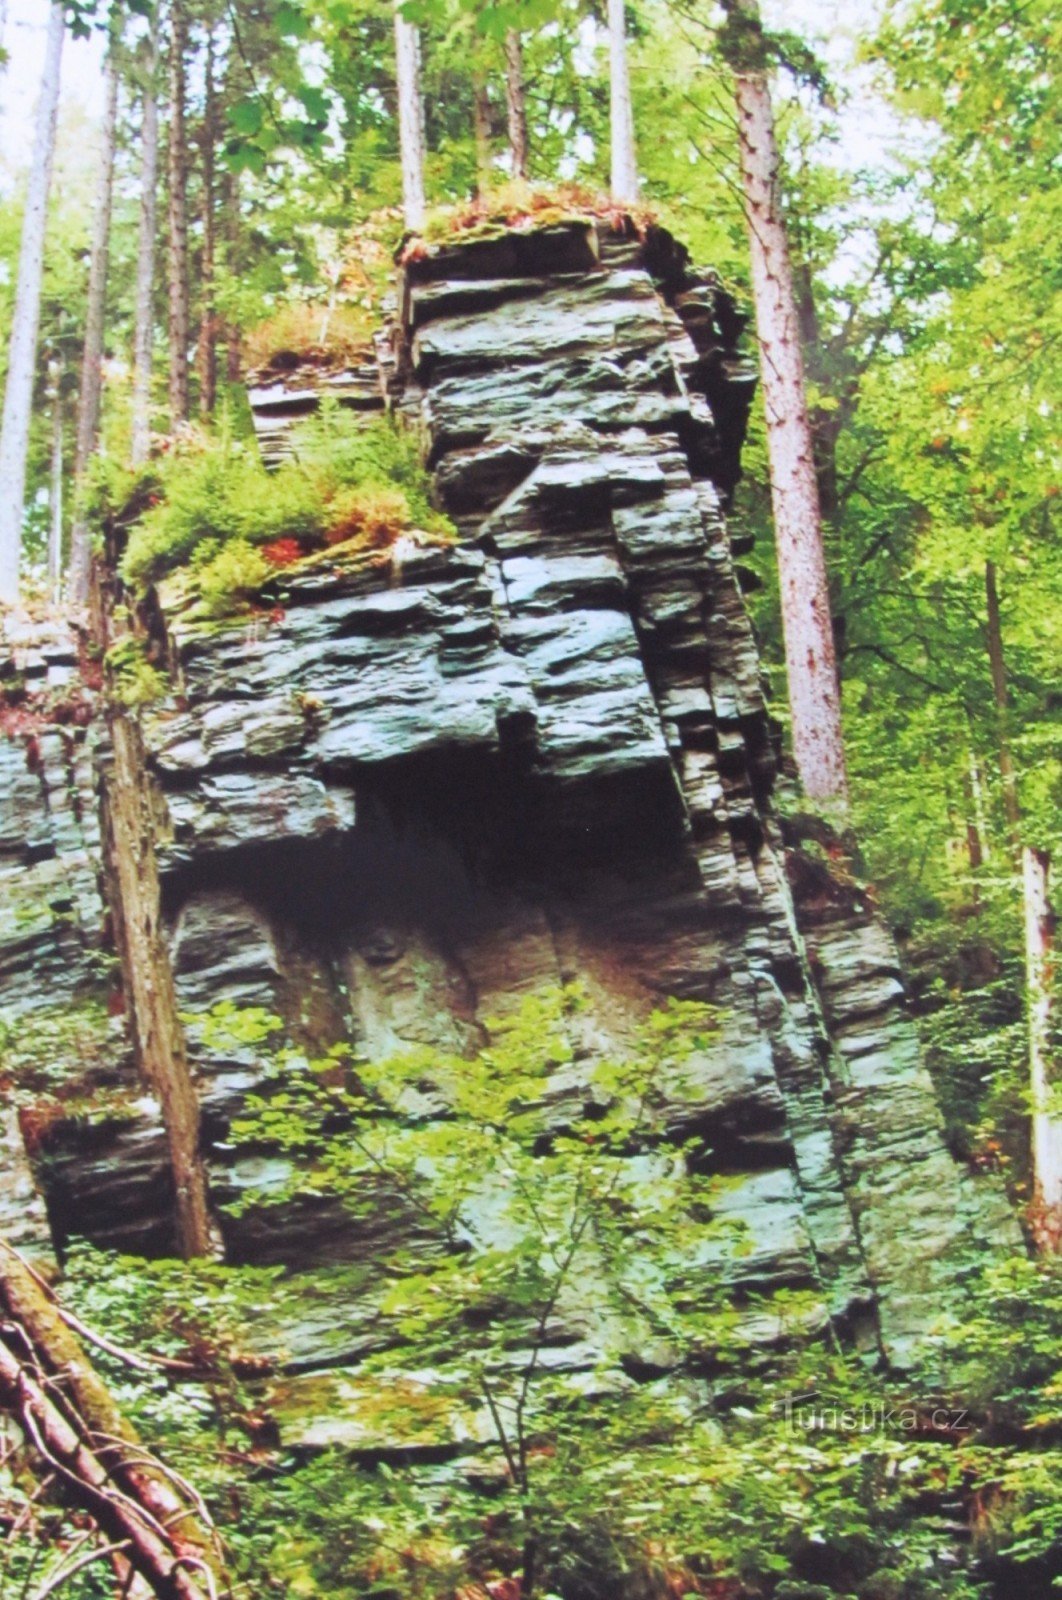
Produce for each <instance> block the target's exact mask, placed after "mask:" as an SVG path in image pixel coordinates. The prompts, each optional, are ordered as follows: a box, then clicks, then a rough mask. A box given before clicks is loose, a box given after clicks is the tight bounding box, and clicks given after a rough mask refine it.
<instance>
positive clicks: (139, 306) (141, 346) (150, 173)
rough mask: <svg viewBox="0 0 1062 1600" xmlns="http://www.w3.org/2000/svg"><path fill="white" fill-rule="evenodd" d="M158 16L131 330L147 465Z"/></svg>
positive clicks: (136, 451) (138, 455)
mask: <svg viewBox="0 0 1062 1600" xmlns="http://www.w3.org/2000/svg"><path fill="white" fill-rule="evenodd" d="M158 64H159V44H158V22H157V19H153V21H152V25H151V37H150V41H149V46H148V60H147V69H146V77H145V82H144V96H143V101H142V106H143V119H142V127H141V133H140V233H139V238H138V241H137V258H136V310H135V325H134V333H133V437H132V444H131V449H130V459H131V461H132V464H133V466H134V467H140V466H143V464H144V462H145V461H146V460H147V458H148V456H149V454H150V452H151V356H152V350H153V348H154V343H155V225H156V218H157V213H158V205H157V202H156V195H155V190H156V186H157V183H158V167H159V102H158V90H157V86H156V79H157V76H158Z"/></svg>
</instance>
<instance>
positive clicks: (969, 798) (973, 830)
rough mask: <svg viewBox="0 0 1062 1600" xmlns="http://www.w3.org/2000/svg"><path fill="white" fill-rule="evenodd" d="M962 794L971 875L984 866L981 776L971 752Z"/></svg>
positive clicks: (975, 903)
mask: <svg viewBox="0 0 1062 1600" xmlns="http://www.w3.org/2000/svg"><path fill="white" fill-rule="evenodd" d="M962 792H963V800H964V802H965V804H964V807H963V809H964V812H965V824H964V825H965V829H966V855H967V859H968V860H969V863H970V871H971V872H972V873H975V874H976V873H978V872H980V870H981V868H982V867H983V866H984V864H985V834H984V802H983V799H982V794H981V774H980V772H979V771H978V767H977V758H976V756H975V755H974V753H973V751H972V750H967V752H966V771H965V773H964V774H963V782H962ZM973 897H974V905H975V906H976V905H977V903H978V899H979V896H978V890H977V880H976V877H975V879H974V885H973Z"/></svg>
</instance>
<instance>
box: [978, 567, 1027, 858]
mask: <svg viewBox="0 0 1062 1600" xmlns="http://www.w3.org/2000/svg"><path fill="white" fill-rule="evenodd" d="M985 610H986V612H987V616H988V630H987V638H988V665H989V669H990V671H991V673H992V697H993V699H994V700H995V704H996V727H997V730H998V740H999V774H1000V777H1001V778H1002V780H1003V814H1004V816H1005V817H1006V819H1007V832H1008V833H1009V835H1010V840H1011V843H1012V844H1013V845H1014V847H1015V849H1016V848H1017V844H1018V829H1019V827H1020V825H1021V806H1020V804H1019V802H1018V778H1017V774H1016V772H1015V770H1014V757H1013V756H1012V755H1011V752H1010V728H1009V721H1010V694H1009V691H1008V689H1007V666H1006V661H1005V659H1004V656H1003V629H1002V625H1001V623H1000V616H999V584H998V581H997V577H996V564H995V562H994V561H986V562H985Z"/></svg>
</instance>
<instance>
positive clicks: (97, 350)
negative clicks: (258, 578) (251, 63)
mask: <svg viewBox="0 0 1062 1600" xmlns="http://www.w3.org/2000/svg"><path fill="white" fill-rule="evenodd" d="M105 82H106V94H107V98H106V101H105V105H104V113H103V132H102V143H101V145H100V167H99V175H98V177H97V180H96V202H95V207H94V210H93V213H92V258H91V264H90V266H89V281H88V307H87V311H86V315H85V345H84V350H83V352H82V357H81V392H80V395H79V396H78V407H77V442H76V445H75V450H74V483H75V486H77V485H80V483H81V481H82V479H83V478H84V475H85V472H86V469H87V468H88V464H89V461H90V459H91V457H92V453H93V451H94V450H95V448H96V439H97V437H98V435H99V428H100V403H101V400H102V396H103V333H104V324H105V322H106V315H107V273H108V270H109V267H110V255H111V204H112V199H113V195H114V151H115V142H116V139H117V134H118V66H117V62H116V61H115V57H114V44H113V42H112V44H111V48H110V49H109V50H108V52H107V65H106V68H105ZM90 560H91V553H90V550H89V526H88V522H87V520H86V519H85V517H84V516H83V515H81V513H80V512H78V511H77V510H76V507H75V514H74V522H73V527H72V528H71V531H70V598H71V600H72V601H73V602H74V604H75V605H84V604H85V602H86V601H87V600H88V592H89V564H90Z"/></svg>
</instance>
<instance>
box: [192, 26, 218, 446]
mask: <svg viewBox="0 0 1062 1600" xmlns="http://www.w3.org/2000/svg"><path fill="white" fill-rule="evenodd" d="M204 73H205V76H204V103H203V135H202V146H201V147H202V155H203V271H202V279H203V310H202V315H201V317H200V322H199V349H198V352H197V357H198V362H197V364H198V367H199V409H200V411H201V412H202V413H203V415H204V416H206V417H209V416H211V415H212V413H213V410H214V407H215V405H216V403H217V393H218V329H217V311H216V308H215V305H214V267H215V257H216V253H217V252H216V220H217V219H216V213H215V206H214V168H215V159H214V157H215V150H216V146H217V137H218V130H217V86H216V85H215V83H214V30H213V28H211V29H210V30H209V31H208V33H207V47H206V65H205V69H204Z"/></svg>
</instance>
